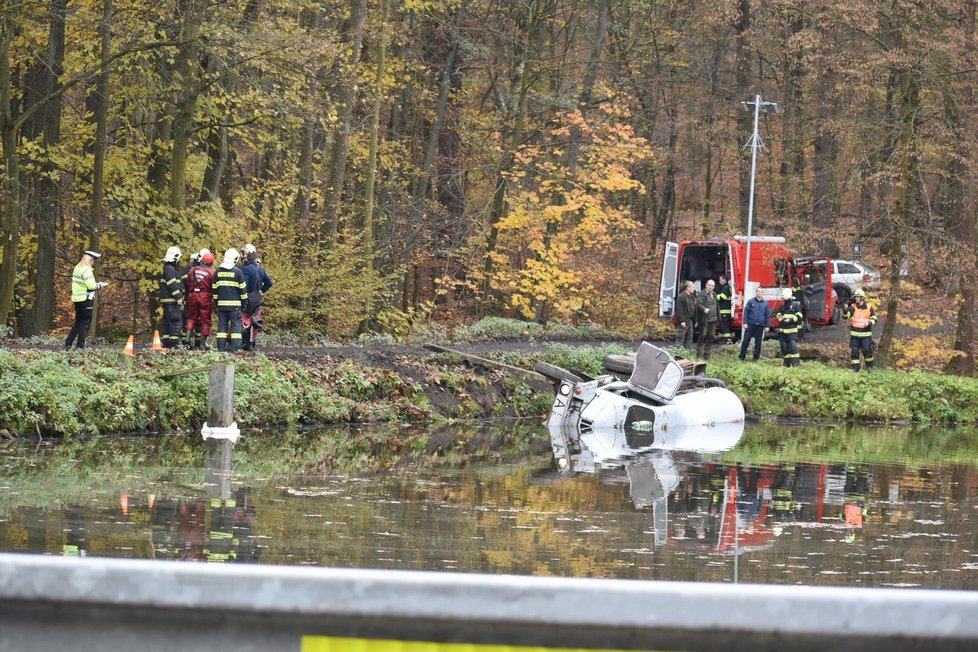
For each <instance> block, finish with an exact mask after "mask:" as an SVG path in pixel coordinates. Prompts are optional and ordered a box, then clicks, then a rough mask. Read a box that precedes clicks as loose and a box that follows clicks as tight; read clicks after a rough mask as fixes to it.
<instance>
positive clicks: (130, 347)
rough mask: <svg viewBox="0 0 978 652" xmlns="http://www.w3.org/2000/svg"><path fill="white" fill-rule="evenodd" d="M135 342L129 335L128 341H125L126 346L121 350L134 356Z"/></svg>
mask: <svg viewBox="0 0 978 652" xmlns="http://www.w3.org/2000/svg"><path fill="white" fill-rule="evenodd" d="M135 344H136V338H135V337H133V336H132V335H130V336H129V341H128V342H126V348H124V349H122V352H123V353H125V354H126V355H128V356H133V357H135V355H136V350H135Z"/></svg>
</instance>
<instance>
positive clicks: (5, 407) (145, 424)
mask: <svg viewBox="0 0 978 652" xmlns="http://www.w3.org/2000/svg"><path fill="white" fill-rule="evenodd" d="M222 359H223V356H221V354H218V353H209V354H203V355H199V354H193V355H191V354H186V353H169V354H167V355H156V356H153V355H150V354H146V355H140V356H138V357H136V358H129V357H127V356H125V355H122V354H121V353H116V352H106V351H86V352H84V353H77V352H76V353H61V352H51V351H30V350H28V351H5V350H0V434H3V431H6V433H7V434H22V435H23V434H30V435H33V434H35V433H45V434H48V433H55V434H59V435H68V436H71V435H76V434H82V433H98V432H102V433H106V432H139V431H174V430H180V429H184V430H186V429H190V428H199V427H200V425H201V424H202V423H203V422H204V421H205V420H206V418H207V383H208V375H207V373H206V372H203V373H195V374H190V375H185V376H176V377H167V374H168V373H171V372H175V371H180V370H184V369H191V368H197V367H207V366H209V365H211V364H214V363H217V362H218V361H221V360H222ZM429 415H430V406H429V404H428V402H427V400H426V398H425V396H424V394H423V393H422V392H420V391H419V390H418V388H417V387H416V386H415V385H413V384H412V383H409V382H406V381H405V380H403V379H402V378H401V377H400V376H399V375H398V374H396V373H393V372H390V371H385V370H382V369H375V368H371V367H365V366H362V365H358V364H355V363H353V362H350V361H343V362H340V363H339V364H336V365H334V366H330V367H327V368H304V367H302V366H300V365H299V364H296V363H293V362H289V361H282V360H270V359H268V358H265V357H263V356H254V357H249V358H247V359H243V360H240V361H239V362H238V364H236V378H235V416H236V419H237V422H238V424H239V425H242V426H257V425H273V424H274V425H285V424H296V423H344V422H355V421H384V420H400V419H408V420H409V419H423V418H427V417H428V416H429Z"/></svg>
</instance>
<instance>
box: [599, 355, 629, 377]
mask: <svg viewBox="0 0 978 652" xmlns="http://www.w3.org/2000/svg"><path fill="white" fill-rule="evenodd" d="M602 364H603V365H604V368H605V369H607V370H608V371H610V372H612V373H616V374H627V375H631V373H632V372H633V371H635V355H634V354H633V355H615V354H612V355H606V356H605V357H604V362H603V363H602Z"/></svg>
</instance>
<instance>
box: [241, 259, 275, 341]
mask: <svg viewBox="0 0 978 652" xmlns="http://www.w3.org/2000/svg"><path fill="white" fill-rule="evenodd" d="M244 257H245V262H244V264H243V265H242V266H241V272H242V273H243V274H244V278H245V290H246V292H247V293H248V302H247V304H246V305H245V307H244V311H243V312H244V315H245V316H246V317H247V318H248V322H249V323H253V321H254V319H255V315H256V313H258V309H259V308H261V304H262V300H263V299H264V297H265V293H266V292H268V291H269V290H270V289H272V277H271V276H269V275H268V272H266V271H265V268H264V267H262V266H261V261H260V260H258V251H257V250H256V249H255V245H253V244H250V243H249V244H246V245H245V246H244ZM259 314H260V313H259ZM255 335H256V331H255V329H254V328H251V327H248V328H245V329H244V333H243V336H242V341H241V344H242V348H243V349H244V350H245V351H251V350H253V349H254V348H255Z"/></svg>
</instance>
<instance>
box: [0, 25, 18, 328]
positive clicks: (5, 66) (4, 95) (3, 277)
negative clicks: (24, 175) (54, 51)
mask: <svg viewBox="0 0 978 652" xmlns="http://www.w3.org/2000/svg"><path fill="white" fill-rule="evenodd" d="M13 14H14V12H13V10H12V9H9V8H7V10H6V11H4V12H3V14H2V16H0V148H2V154H3V195H2V197H3V231H2V232H0V235H2V236H3V262H2V265H0V328H3V327H4V326H5V325H6V324H7V321H8V320H9V319H10V313H11V308H13V305H14V291H15V286H16V283H17V248H18V246H19V245H20V160H19V159H18V157H17V143H18V141H19V140H20V123H19V122H17V121H16V120H15V119H14V115H13V99H14V98H13V83H12V79H11V75H10V45H11V41H12V40H13V38H14V30H15V22H14V21H15V17H14V15H13Z"/></svg>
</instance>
